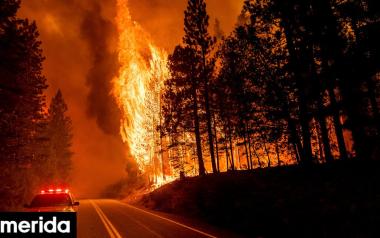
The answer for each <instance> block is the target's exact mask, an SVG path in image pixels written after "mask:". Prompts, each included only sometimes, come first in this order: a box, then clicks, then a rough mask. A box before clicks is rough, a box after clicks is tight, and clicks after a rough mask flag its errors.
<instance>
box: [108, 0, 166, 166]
mask: <svg viewBox="0 0 380 238" xmlns="http://www.w3.org/2000/svg"><path fill="white" fill-rule="evenodd" d="M117 6H118V8H117V11H118V12H117V17H116V22H117V27H118V33H119V42H118V57H119V64H120V69H119V75H118V77H117V78H115V79H114V89H113V95H114V96H115V97H116V99H117V102H118V105H119V107H120V109H121V111H122V114H123V116H122V118H121V136H122V139H123V141H124V142H126V143H127V144H128V146H129V150H130V153H131V155H132V156H133V157H134V158H135V160H136V162H137V164H138V166H139V169H140V170H142V171H146V170H147V168H149V167H150V166H152V164H153V161H154V158H155V156H157V153H158V151H159V146H158V141H159V133H158V132H157V130H156V128H157V126H158V125H159V121H160V118H159V115H160V111H159V110H160V90H161V86H162V85H163V82H164V81H165V80H166V79H167V78H168V77H169V70H168V68H167V54H166V52H164V51H163V50H160V49H158V48H157V47H156V46H155V45H154V44H153V42H152V41H151V39H150V37H149V36H148V34H146V32H144V30H143V29H142V28H141V27H140V26H139V25H138V24H137V23H135V22H133V21H132V20H131V16H130V14H129V10H128V7H127V0H118V2H117Z"/></svg>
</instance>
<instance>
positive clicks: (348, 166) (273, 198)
mask: <svg viewBox="0 0 380 238" xmlns="http://www.w3.org/2000/svg"><path fill="white" fill-rule="evenodd" d="M138 204H139V205H142V206H145V207H147V208H149V209H154V210H158V211H163V212H169V213H174V214H179V215H183V216H186V217H192V218H197V219H201V220H204V221H207V222H209V223H211V224H213V225H217V226H220V227H223V228H228V229H231V230H233V231H235V232H239V233H241V234H245V235H248V236H249V237H334V238H337V237H380V228H379V227H380V225H379V224H380V162H379V161H346V162H344V161H337V162H335V163H333V164H328V165H327V164H324V165H316V166H314V167H312V168H302V167H298V166H291V167H281V168H269V169H258V170H254V171H236V172H229V173H221V174H216V175H214V174H211V175H207V176H204V177H196V178H186V179H183V180H180V181H175V182H173V183H171V184H167V185H165V186H163V187H161V188H159V189H157V190H156V191H154V192H152V193H150V194H147V195H145V196H144V197H143V198H142V199H140V200H139V202H138Z"/></svg>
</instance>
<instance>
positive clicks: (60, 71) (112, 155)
mask: <svg viewBox="0 0 380 238" xmlns="http://www.w3.org/2000/svg"><path fill="white" fill-rule="evenodd" d="M206 2H207V4H208V5H207V10H208V12H209V14H210V25H211V26H210V30H212V26H213V24H214V21H215V17H216V18H218V19H219V20H220V22H221V26H222V28H223V30H224V32H226V33H228V32H230V31H231V30H232V29H233V26H234V24H235V22H236V19H237V16H238V15H239V13H240V11H241V8H242V4H243V0H208V1H206ZM186 4H187V1H186V0H175V1H169V0H130V1H129V5H130V12H131V15H132V18H133V20H135V21H136V22H138V23H139V24H140V25H141V26H142V27H143V28H144V29H145V30H146V31H147V32H148V33H149V34H150V35H151V36H152V39H153V40H154V41H155V44H156V45H157V46H158V47H161V48H163V49H165V50H166V51H168V52H169V53H170V52H171V50H172V49H173V48H174V46H175V45H176V44H178V43H180V41H181V38H182V35H183V12H184V10H185V8H186ZM21 6H22V7H21V10H20V16H22V17H27V18H29V19H31V20H36V22H37V25H38V29H39V32H40V34H41V37H40V38H41V41H42V48H43V51H44V55H45V56H46V60H45V63H44V73H45V75H46V77H47V79H48V84H49V89H48V90H47V95H48V99H50V98H51V96H52V95H53V94H54V93H55V92H56V90H57V89H58V88H60V89H61V90H62V92H63V94H64V97H65V100H66V102H67V104H68V106H69V115H70V116H71V118H72V120H73V126H74V141H73V151H74V153H75V155H74V158H73V160H74V173H73V187H74V190H75V191H76V193H77V194H78V195H80V196H81V195H83V196H96V195H98V194H99V192H100V191H101V190H102V189H103V188H104V187H105V186H107V185H109V184H111V183H113V182H115V181H117V180H118V179H120V178H122V177H123V176H126V175H127V174H126V172H125V167H126V157H127V153H128V152H127V151H126V146H125V145H123V143H122V141H121V138H120V135H119V134H118V133H115V132H114V131H115V129H114V128H115V125H116V124H117V123H118V122H119V120H120V118H117V116H115V115H117V112H116V111H115V110H114V109H113V108H110V107H113V106H114V107H116V105H113V104H112V101H111V100H108V99H107V98H105V97H107V95H109V97H112V96H111V95H110V92H108V91H109V88H107V85H108V82H110V81H111V80H112V73H114V74H117V70H115V72H107V70H108V71H112V70H110V69H112V68H114V67H115V65H114V63H112V62H108V61H107V59H108V58H110V57H111V56H112V53H113V52H114V51H115V49H116V42H117V40H116V39H117V35H116V32H114V31H113V30H112V29H111V28H112V26H111V27H110V26H109V25H110V24H111V25H112V23H113V22H114V18H115V12H116V11H115V6H116V3H115V1H114V0H110V1H100V0H99V1H95V0H23V1H22V5H21ZM93 18H94V19H99V21H95V22H92V23H93V25H92V26H90V25H88V27H87V28H90V29H86V26H84V24H86V23H87V22H86V20H90V21H91V20H92V19H93ZM102 26H107V27H109V28H110V29H107V30H104V29H101V27H102ZM91 27H92V28H91ZM105 33H107V35H106V36H104V34H105ZM93 36H95V37H93ZM96 37H99V39H98V38H96ZM100 37H101V38H102V39H100ZM102 51H106V52H107V54H105V55H104V54H103V52H102ZM99 59H100V60H99ZM94 64H97V65H95V66H94ZM98 66H99V68H100V69H98V68H95V69H94V67H98ZM99 70H100V73H101V74H102V75H103V74H104V75H106V76H107V77H105V78H104V79H102V78H101V79H94V80H92V79H91V78H90V79H88V78H89V77H88V76H89V75H92V74H95V75H96V73H97V72H98V71H99ZM91 72H92V74H91ZM99 80H104V82H100V81H99ZM98 94H99V95H100V96H99V95H98ZM89 95H92V96H89ZM94 99H96V100H99V101H96V102H94V101H93V100H94ZM105 99H107V100H105ZM89 100H91V101H89ZM89 108H91V109H90V110H89ZM98 109H99V110H98ZM97 110H98V111H97ZM89 111H90V112H89ZM108 114H109V117H108V118H107V115H108ZM114 124H115V125H114Z"/></svg>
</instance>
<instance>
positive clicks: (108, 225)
mask: <svg viewBox="0 0 380 238" xmlns="http://www.w3.org/2000/svg"><path fill="white" fill-rule="evenodd" d="M91 204H92V206H93V207H94V208H95V211H96V212H97V213H98V215H99V217H100V219H101V220H102V222H103V224H104V226H105V227H106V229H107V232H108V234H109V235H110V237H111V238H122V236H121V235H120V233H119V232H118V231H117V230H116V228H115V227H114V226H113V225H112V223H111V221H110V220H109V219H108V217H107V216H106V215H105V214H104V212H103V211H102V209H101V208H100V207H99V206H98V205H97V204H96V203H95V202H94V201H92V200H91Z"/></svg>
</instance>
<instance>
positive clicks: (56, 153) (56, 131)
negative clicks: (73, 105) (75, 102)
mask: <svg viewBox="0 0 380 238" xmlns="http://www.w3.org/2000/svg"><path fill="white" fill-rule="evenodd" d="M67 109H68V108H67V105H66V103H65V101H64V99H63V96H62V93H61V91H60V90H58V91H57V93H56V95H55V96H54V97H53V99H52V101H51V103H50V107H49V119H48V123H49V126H48V127H49V129H48V134H49V139H50V142H49V147H50V156H49V162H48V168H49V169H50V171H52V173H53V174H51V176H52V179H53V181H56V182H58V183H67V182H68V181H69V175H70V172H71V169H72V161H71V157H72V155H73V153H72V151H71V148H70V147H71V143H72V137H73V135H72V122H71V119H70V117H68V116H67V115H66V113H67Z"/></svg>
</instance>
